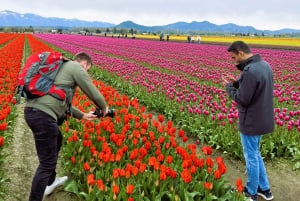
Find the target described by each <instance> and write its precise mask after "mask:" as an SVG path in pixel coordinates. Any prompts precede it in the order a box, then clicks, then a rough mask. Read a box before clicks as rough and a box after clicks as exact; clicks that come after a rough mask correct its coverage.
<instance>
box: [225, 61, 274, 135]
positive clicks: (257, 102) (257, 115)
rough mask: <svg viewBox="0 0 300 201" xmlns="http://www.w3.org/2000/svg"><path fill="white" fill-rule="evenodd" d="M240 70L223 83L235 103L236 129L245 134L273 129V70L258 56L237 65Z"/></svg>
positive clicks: (267, 131)
mask: <svg viewBox="0 0 300 201" xmlns="http://www.w3.org/2000/svg"><path fill="white" fill-rule="evenodd" d="M237 68H238V69H239V70H241V71H242V73H241V76H240V78H239V79H238V80H237V82H236V83H232V84H231V83H229V84H227V85H226V91H227V93H228V95H229V96H230V98H232V99H233V100H234V101H235V102H236V103H237V104H238V111H239V130H240V132H241V133H243V134H245V135H262V134H266V133H270V132H273V131H274V103H273V73H272V69H271V67H270V65H269V64H268V63H267V62H265V61H263V60H262V59H261V57H260V55H254V56H252V57H250V58H248V59H247V60H246V61H245V62H243V63H241V64H239V65H237Z"/></svg>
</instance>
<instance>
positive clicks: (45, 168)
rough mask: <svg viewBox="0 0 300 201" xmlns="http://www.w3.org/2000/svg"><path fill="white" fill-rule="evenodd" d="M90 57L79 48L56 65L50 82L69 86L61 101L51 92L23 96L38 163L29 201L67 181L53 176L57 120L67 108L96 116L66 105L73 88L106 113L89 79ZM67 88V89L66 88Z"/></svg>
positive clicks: (91, 117)
mask: <svg viewBox="0 0 300 201" xmlns="http://www.w3.org/2000/svg"><path fill="white" fill-rule="evenodd" d="M91 65H92V60H91V57H90V56H89V55H88V54H86V53H84V52H80V53H78V54H76V55H75V57H74V61H66V62H65V63H64V64H63V65H62V66H61V68H60V70H59V72H58V74H57V76H56V78H55V81H54V84H55V85H56V86H64V88H69V90H66V93H67V96H68V97H69V98H67V100H65V101H61V100H58V99H57V98H54V97H53V96H51V95H44V96H42V97H39V98H35V99H27V103H26V106H25V109H24V116H25V120H26V123H27V124H28V126H29V127H30V129H31V130H32V133H33V136H34V140H35V147H36V151H37V155H38V159H39V165H38V167H37V169H36V172H35V175H34V177H33V180H32V185H31V192H30V197H29V201H42V200H43V196H47V195H49V194H51V193H52V192H53V191H54V190H55V189H56V188H57V187H58V186H61V185H62V184H64V183H65V182H66V181H67V179H68V178H67V176H64V177H56V164H57V159H58V153H59V151H60V148H61V146H62V141H63V136H62V134H61V132H60V130H59V124H62V122H63V120H64V119H65V114H66V111H67V110H68V108H69V109H70V110H71V111H70V114H71V115H72V116H73V117H75V118H77V119H84V120H89V121H90V120H96V119H98V118H97V115H94V114H92V113H83V112H81V111H80V110H78V109H76V108H75V107H71V108H70V104H71V102H72V95H70V94H74V91H75V88H76V87H77V86H79V88H80V89H81V90H82V91H83V92H84V93H85V94H86V95H87V97H89V99H90V100H92V101H93V102H94V104H95V105H96V106H97V107H98V108H100V109H101V110H102V111H103V112H104V113H105V114H107V111H108V107H107V104H106V101H105V99H104V97H103V95H102V94H101V93H100V92H99V90H98V89H97V88H96V86H95V85H94V84H93V82H92V81H91V79H90V77H89V75H88V73H87V70H88V69H89V68H90V67H91ZM67 91H68V92H67Z"/></svg>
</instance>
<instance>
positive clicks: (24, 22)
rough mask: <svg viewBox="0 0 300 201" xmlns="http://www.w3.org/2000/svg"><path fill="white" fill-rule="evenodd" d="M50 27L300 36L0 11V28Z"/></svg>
mask: <svg viewBox="0 0 300 201" xmlns="http://www.w3.org/2000/svg"><path fill="white" fill-rule="evenodd" d="M29 26H32V27H51V28H62V27H63V28H65V29H68V28H75V27H82V28H90V27H93V28H117V29H134V30H138V31H141V32H157V31H173V32H180V33H182V32H183V33H187V32H202V33H245V34H247V33H250V34H255V33H256V34H262V33H264V34H269V35H275V34H300V29H288V28H286V29H280V30H275V31H270V30H259V29H256V28H254V27H253V26H239V25H236V24H233V23H228V24H222V25H216V24H213V23H210V22H208V21H202V22H197V21H193V22H190V23H188V22H176V23H172V24H167V25H163V26H144V25H139V24H136V23H134V22H132V21H124V22H122V23H120V24H118V25H116V24H112V23H109V22H101V21H84V20H79V19H64V18H57V17H42V16H39V15H35V14H31V13H27V14H20V13H16V12H13V11H8V10H4V11H0V27H29Z"/></svg>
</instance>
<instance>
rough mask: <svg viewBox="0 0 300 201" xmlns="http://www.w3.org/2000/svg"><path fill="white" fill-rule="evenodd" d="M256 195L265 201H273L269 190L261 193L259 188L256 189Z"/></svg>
mask: <svg viewBox="0 0 300 201" xmlns="http://www.w3.org/2000/svg"><path fill="white" fill-rule="evenodd" d="M257 195H259V196H260V197H262V198H263V199H265V200H273V198H274V197H273V195H272V192H271V190H270V189H267V190H265V191H263V190H261V189H260V188H259V187H258V189H257Z"/></svg>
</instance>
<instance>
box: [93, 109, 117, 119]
mask: <svg viewBox="0 0 300 201" xmlns="http://www.w3.org/2000/svg"><path fill="white" fill-rule="evenodd" d="M93 114H94V115H97V117H98V118H100V117H104V114H103V112H102V110H101V109H100V108H96V110H95V111H94V112H93ZM114 116H115V110H114V109H111V108H109V109H108V112H107V114H106V115H105V117H111V118H113V117H114Z"/></svg>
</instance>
